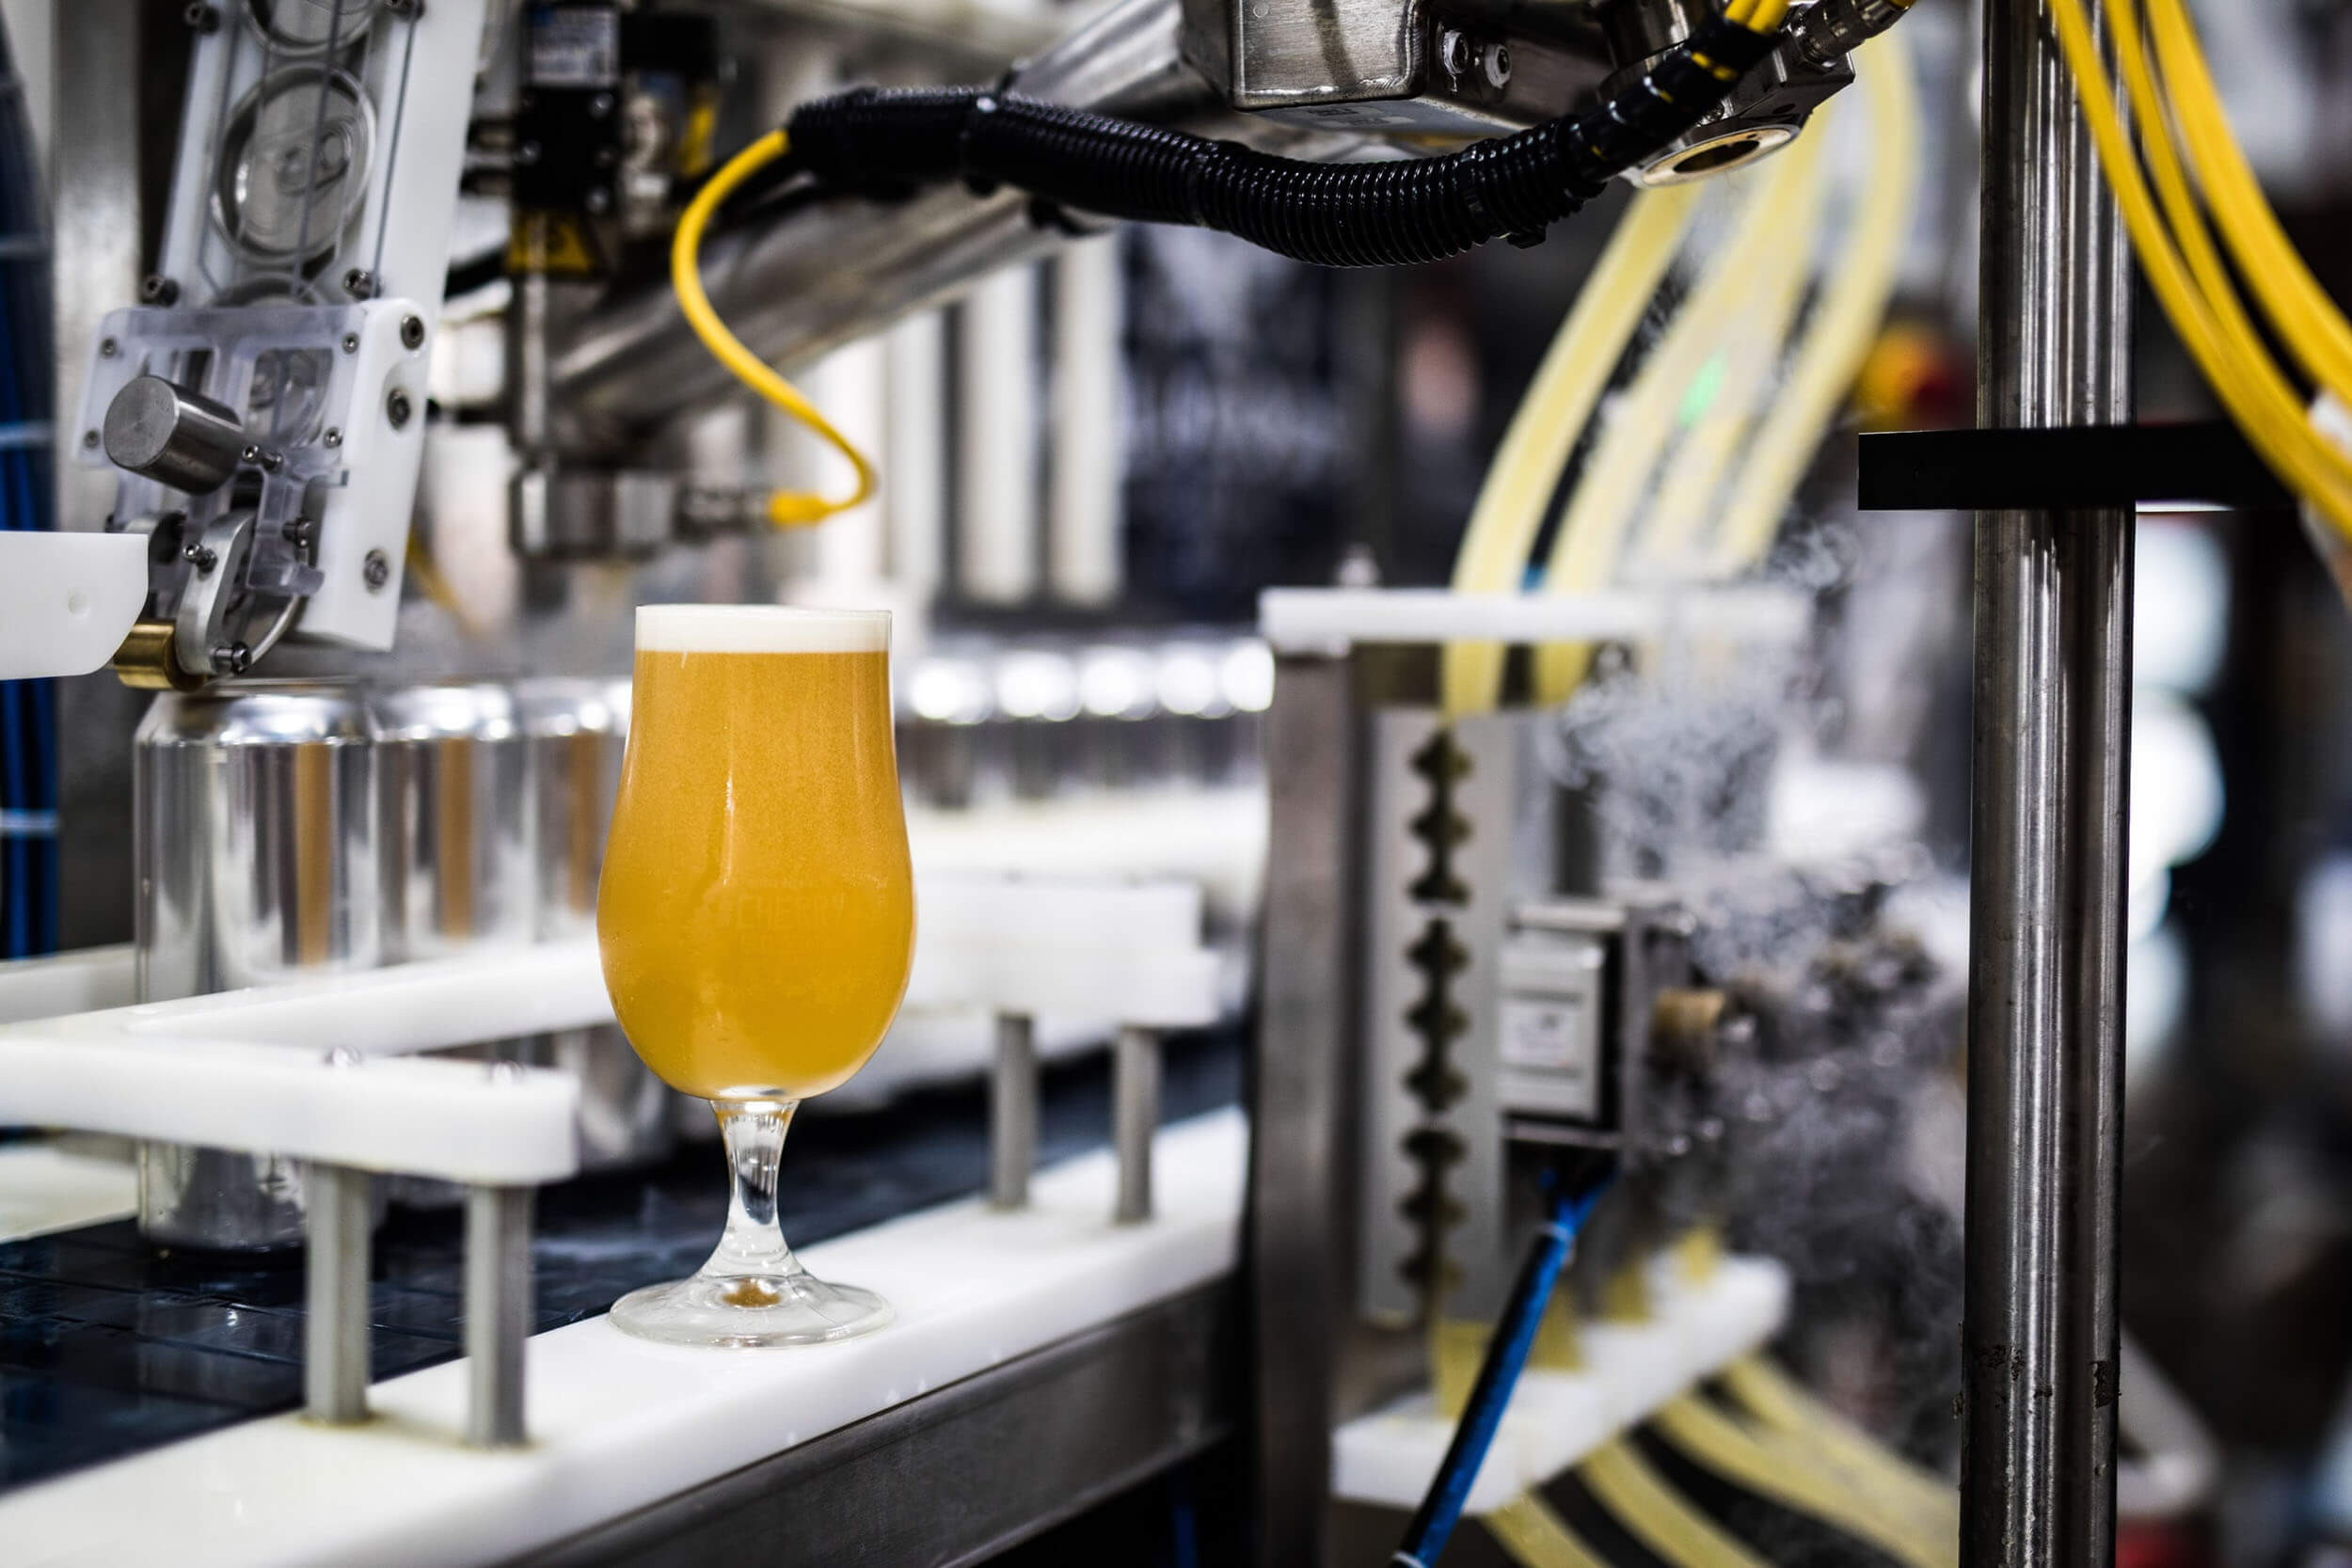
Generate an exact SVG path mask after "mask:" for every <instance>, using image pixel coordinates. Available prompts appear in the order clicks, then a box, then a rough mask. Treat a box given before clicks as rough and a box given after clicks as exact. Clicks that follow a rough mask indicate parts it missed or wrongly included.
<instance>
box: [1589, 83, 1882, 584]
mask: <svg viewBox="0 0 2352 1568" xmlns="http://www.w3.org/2000/svg"><path fill="white" fill-rule="evenodd" d="M1839 103H1840V101H1839V100H1836V99H1832V100H1831V101H1830V102H1829V103H1826V104H1824V105H1822V107H1821V109H1820V111H1819V112H1817V113H1816V114H1815V115H1814V117H1813V123H1812V124H1811V125H1810V126H1808V127H1807V128H1806V130H1805V135H1804V144H1803V145H1802V146H1801V147H1799V148H1798V149H1796V150H1792V151H1790V152H1788V153H1784V154H1783V156H1784V157H1797V156H1799V155H1800V154H1802V155H1804V157H1805V159H1806V161H1807V162H1808V163H1809V164H1810V166H1811V177H1810V178H1808V179H1806V180H1804V182H1801V183H1800V184H1799V185H1798V187H1797V189H1796V190H1795V191H1794V192H1793V193H1792V194H1791V196H1790V200H1789V206H1790V211H1789V213H1788V218H1787V223H1786V227H1785V228H1783V229H1782V230H1780V231H1779V232H1778V233H1777V234H1776V235H1775V236H1774V237H1773V242H1772V246H1771V247H1770V248H1769V249H1767V250H1766V251H1765V252H1764V253H1763V255H1762V256H1761V257H1760V258H1758V259H1757V260H1756V262H1755V267H1756V276H1755V278H1754V280H1753V282H1752V284H1751V288H1752V289H1753V290H1754V298H1753V299H1752V301H1751V302H1750V304H1749V307H1748V309H1746V310H1745V311H1744V312H1743V313H1742V315H1741V317H1740V320H1739V321H1738V322H1736V323H1735V324H1734V325H1733V326H1732V328H1731V330H1730V331H1729V332H1727V333H1726V334H1725V341H1724V346H1723V349H1722V351H1721V357H1720V361H1719V362H1720V363H1721V365H1722V367H1723V370H1722V373H1721V377H1720V379H1719V381H1718V382H1717V384H1716V386H1715V387H1714V388H1713V389H1712V390H1711V392H1710V393H1709V394H1708V401H1707V406H1706V408H1705V410H1704V411H1703V412H1702V413H1701V414H1700V415H1699V416H1698V419H1697V420H1696V421H1695V422H1694V423H1692V425H1691V428H1690V430H1689V432H1688V433H1687V434H1686V435H1685V436H1683V437H1682V440H1681V441H1680V443H1679V444H1677V446H1676V448H1675V452H1674V458H1673V460H1672V462H1670V463H1669V464H1668V465H1667V467H1666V473H1665V477H1664V478H1663V479H1662V480H1661V481H1660V483H1659V486H1658V499H1657V502H1656V503H1655V504H1654V505H1652V506H1651V507H1650V509H1649V515H1648V516H1647V517H1646V518H1645V520H1644V521H1643V523H1642V525H1641V543H1640V547H1639V549H1638V550H1637V551H1636V552H1635V556H1636V561H1637V562H1638V564H1639V565H1640V566H1641V567H1642V568H1643V569H1645V571H1647V572H1649V573H1653V574H1662V575H1669V576H1674V577H1690V576H1693V575H1695V573H1694V569H1693V568H1694V566H1695V565H1696V564H1697V563H1696V562H1693V561H1692V546H1693V543H1694V541H1695V540H1696V538H1697V536H1698V534H1699V531H1700V528H1701V525H1702V522H1703V521H1704V519H1705V517H1706V515H1707V512H1708V506H1709V504H1710V503H1711V502H1713V501H1714V500H1715V499H1716V497H1717V495H1718V494H1719V492H1720V489H1721V486H1722V484H1723V479H1724V470H1725V469H1726V468H1728V467H1730V465H1731V461H1732V459H1733V457H1734V456H1735V455H1737V453H1738V452H1739V451H1740V447H1741V444H1742V442H1743V441H1744V440H1745V439H1746V438H1747V436H1749V435H1750V434H1751V432H1752V431H1753V430H1754V428H1755V424H1756V408H1757V405H1758V404H1760V403H1762V401H1763V399H1764V393H1765V390H1766V388H1768V387H1769V386H1770V384H1771V381H1772V372H1774V371H1775V370H1777V369H1778V368H1779V365H1780V361H1781V356H1782V355H1783V354H1784V353H1785V352H1786V351H1787V349H1788V334H1789V329H1790V328H1791V327H1792V326H1793V325H1795V324H1796V319H1797V308H1798V306H1799V305H1801V304H1802V303H1803V302H1804V288H1805V283H1806V282H1807V280H1809V279H1810V278H1811V277H1812V275H1813V253H1814V249H1815V247H1816V246H1817V245H1819V244H1820V228H1821V209H1822V207H1823V205H1824V199H1825V198H1826V197H1827V195H1828V188H1829V182H1828V181H1827V180H1825V179H1824V178H1822V164H1823V162H1824V161H1825V160H1824V159H1823V157H1822V149H1823V148H1824V147H1826V145H1827V142H1828V137H1829V135H1830V134H1831V132H1832V130H1833V129H1834V127H1835V126H1836V123H1837V121H1838V120H1839V119H1841V118H1842V115H1843V111H1842V110H1841V109H1840V107H1839Z"/></svg>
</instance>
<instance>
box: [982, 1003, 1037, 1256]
mask: <svg viewBox="0 0 2352 1568" xmlns="http://www.w3.org/2000/svg"><path fill="white" fill-rule="evenodd" d="M1037 1094H1038V1086H1037V1031H1036V1028H1035V1023H1034V1021H1033V1020H1031V1019H1030V1017H1029V1016H1028V1015H1027V1014H1026V1013H999V1014H997V1015H996V1059H995V1063H994V1065H993V1067H992V1069H990V1073H989V1080H988V1201H989V1202H991V1203H993V1204H994V1205H995V1206H996V1207H997V1208H999V1209H1022V1208H1026V1207H1027V1206H1028V1202H1029V1173H1030V1172H1031V1171H1033V1170H1035V1169H1036V1168H1037V1115H1038V1109H1037Z"/></svg>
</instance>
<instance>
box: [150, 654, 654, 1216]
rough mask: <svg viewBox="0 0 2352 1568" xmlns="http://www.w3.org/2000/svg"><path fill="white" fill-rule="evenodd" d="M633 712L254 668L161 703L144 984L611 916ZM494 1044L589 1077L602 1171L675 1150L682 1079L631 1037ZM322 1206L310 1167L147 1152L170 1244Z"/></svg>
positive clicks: (539, 932)
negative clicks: (613, 841) (661, 1069)
mask: <svg viewBox="0 0 2352 1568" xmlns="http://www.w3.org/2000/svg"><path fill="white" fill-rule="evenodd" d="M627 736H628V682H626V681H598V680H581V679H563V678H545V679H527V680H520V681H513V682H502V681H451V682H435V683H426V684H412V685H401V686H381V687H379V686H370V685H367V684H364V683H358V682H341V681H333V682H329V681H251V682H245V683H241V684H236V685H230V686H224V687H221V688H216V689H207V690H204V691H200V692H194V693H186V694H180V693H173V694H167V695H165V696H163V697H161V698H159V699H157V701H156V703H155V705H154V706H153V707H152V708H151V710H150V711H149V713H148V715H147V717H146V719H145V721H143V722H142V723H141V724H140V726H139V731H138V738H137V752H136V764H135V802H136V807H135V810H136V827H135V833H136V845H135V858H136V863H137V876H138V890H137V892H138V896H137V931H136V943H137V954H138V984H139V993H140V995H141V997H142V998H144V999H146V1000H151V1001H152V1000H161V999H164V998H169V997H179V996H191V995H197V994H200V993H204V992H209V991H216V990H232V989H236V988H240V987H245V986H255V985H266V984H269V983H271V982H273V981H279V980H285V979H291V978H294V977H296V976H309V975H314V974H333V973H336V972H341V971H353V970H365V969H373V968H376V967H378V966H380V965H384V964H390V963H402V962H408V961H412V960H417V959H424V958H446V957H451V956H453V955H456V954H459V953H463V952H467V951H469V950H473V949H478V948H481V947H484V946H487V945H497V944H508V943H518V942H532V941H541V940H548V939H554V938H562V937H569V936H577V935H580V934H582V933H584V932H586V931H589V930H591V929H593V928H594V926H595V920H596V878H597V875H598V873H599V871H600V869H601V866H602V859H603V852H604V840H605V831H606V828H607V826H608V825H609V823H610V821H611V816H612V800H613V795H614V792H615V790H616V789H617V787H618V784H619V779H620V765H621V754H622V750H623V747H624V744H625V742H626V739H627ZM333 1043H334V1042H332V1041H321V1042H320V1044H321V1048H322V1049H331V1048H332V1046H333ZM484 1049H485V1051H486V1052H487V1053H490V1054H494V1055H498V1056H502V1057H505V1058H508V1059H519V1060H525V1061H532V1062H537V1063H544V1064H548V1065H555V1066H562V1067H565V1068H567V1069H571V1070H572V1071H574V1072H575V1073H576V1074H577V1075H578V1076H579V1077H580V1079H581V1085H582V1097H581V1111H580V1133H581V1162H582V1164H583V1166H584V1167H586V1168H600V1167H603V1168H609V1167H615V1166H620V1165H626V1164H642V1163H646V1162H650V1161H652V1160H656V1159H659V1158H660V1157H661V1156H662V1155H663V1154H665V1153H666V1152H667V1151H668V1148H669V1144H670V1139H671V1138H672V1136H673V1133H672V1131H671V1129H672V1117H671V1111H670V1098H669V1095H668V1091H667V1090H666V1089H664V1088H663V1087H662V1085H660V1081H659V1080H657V1079H655V1078H654V1077H653V1076H652V1075H651V1074H650V1073H648V1072H647V1071H646V1070H645V1069H644V1067H643V1066H642V1064H640V1063H639V1062H638V1060H637V1057H636V1055H635V1053H632V1052H631V1051H630V1050H629V1048H628V1042H627V1041H626V1040H625V1039H624V1038H623V1037H621V1035H620V1034H619V1032H618V1031H617V1030H614V1029H611V1028H606V1029H597V1030H580V1031H572V1032H570V1033H568V1034H565V1035H561V1036H550V1037H539V1038H536V1039H533V1040H529V1041H508V1042H497V1043H496V1044H494V1045H488V1046H485V1048H484ZM403 1190H404V1191H405V1193H406V1194H407V1196H411V1197H415V1198H419V1199H421V1200H423V1201H431V1200H432V1199H433V1197H434V1196H435V1194H434V1190H433V1189H432V1188H431V1187H429V1186H423V1185H420V1184H416V1183H405V1184H403ZM302 1214H303V1209H302V1196H301V1177H300V1171H299V1169H298V1168H297V1167H296V1166H295V1165H294V1163H293V1162H290V1161H286V1160H282V1159H278V1158H273V1157H269V1156H248V1155H242V1154H231V1153H229V1152H227V1151H223V1150H217V1149H197V1148H180V1147H176V1146H166V1145H151V1146H148V1147H147V1148H143V1149H142V1150H141V1156H140V1224H141V1227H142V1228H143V1229H144V1230H145V1231H146V1232H147V1234H148V1235H149V1236H150V1238H151V1239H152V1240H155V1241H157V1242H161V1243H171V1244H177V1245H184V1246H199V1247H208V1248H233V1249H250V1248H261V1247H271V1246H281V1245H291V1244H293V1243H295V1242H297V1241H299V1240H300V1237H301V1234H302Z"/></svg>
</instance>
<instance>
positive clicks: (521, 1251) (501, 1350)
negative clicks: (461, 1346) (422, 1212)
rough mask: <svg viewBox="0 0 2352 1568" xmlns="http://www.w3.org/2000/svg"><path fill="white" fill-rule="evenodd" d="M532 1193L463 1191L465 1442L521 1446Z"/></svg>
mask: <svg viewBox="0 0 2352 1568" xmlns="http://www.w3.org/2000/svg"><path fill="white" fill-rule="evenodd" d="M534 1196H536V1195H535V1193H534V1191H533V1190H532V1188H529V1187H468V1188H467V1189H466V1366H467V1370H468V1388H467V1393H468V1399H469V1402H468V1404H467V1408H466V1441H467V1442H469V1443H471V1444H472V1445H473V1446H474V1447H475V1448H478V1449H504V1448H516V1447H519V1446H520V1445H521V1444H522V1443H523V1442H524V1441H525V1433H524V1428H523V1341H524V1340H525V1339H527V1338H530V1336H531V1206H532V1198H533V1197H534Z"/></svg>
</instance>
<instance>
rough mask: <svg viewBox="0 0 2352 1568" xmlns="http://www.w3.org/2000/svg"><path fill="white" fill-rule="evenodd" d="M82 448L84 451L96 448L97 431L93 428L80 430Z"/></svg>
mask: <svg viewBox="0 0 2352 1568" xmlns="http://www.w3.org/2000/svg"><path fill="white" fill-rule="evenodd" d="M82 450H83V451H97V450H98V432H96V431H94V430H85V431H84V432H82Z"/></svg>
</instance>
